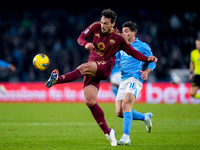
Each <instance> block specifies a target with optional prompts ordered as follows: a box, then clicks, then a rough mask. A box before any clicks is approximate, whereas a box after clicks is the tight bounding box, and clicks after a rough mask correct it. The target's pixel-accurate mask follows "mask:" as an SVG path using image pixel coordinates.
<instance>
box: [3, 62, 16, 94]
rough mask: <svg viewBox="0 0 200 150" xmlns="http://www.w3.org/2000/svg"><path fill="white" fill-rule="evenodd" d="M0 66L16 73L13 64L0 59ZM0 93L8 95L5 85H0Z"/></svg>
mask: <svg viewBox="0 0 200 150" xmlns="http://www.w3.org/2000/svg"><path fill="white" fill-rule="evenodd" d="M0 66H1V67H5V68H9V69H10V70H11V71H13V72H14V71H16V67H15V66H14V65H12V64H9V63H7V62H5V61H3V60H1V59H0ZM0 91H1V92H2V93H3V94H5V93H6V88H5V87H4V86H3V84H0Z"/></svg>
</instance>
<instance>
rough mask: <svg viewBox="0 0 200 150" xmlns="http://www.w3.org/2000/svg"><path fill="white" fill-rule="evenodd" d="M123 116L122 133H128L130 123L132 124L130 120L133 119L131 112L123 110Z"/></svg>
mask: <svg viewBox="0 0 200 150" xmlns="http://www.w3.org/2000/svg"><path fill="white" fill-rule="evenodd" d="M123 116H124V119H123V130H124V134H126V135H130V131H131V125H132V121H133V115H132V113H131V112H124V113H123Z"/></svg>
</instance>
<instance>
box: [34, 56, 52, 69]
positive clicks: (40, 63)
mask: <svg viewBox="0 0 200 150" xmlns="http://www.w3.org/2000/svg"><path fill="white" fill-rule="evenodd" d="M49 65H50V61H49V58H48V57H47V55H45V54H37V55H36V56H35V57H34V58H33V66H34V67H35V69H37V70H39V71H44V70H46V69H47V68H48V67H49Z"/></svg>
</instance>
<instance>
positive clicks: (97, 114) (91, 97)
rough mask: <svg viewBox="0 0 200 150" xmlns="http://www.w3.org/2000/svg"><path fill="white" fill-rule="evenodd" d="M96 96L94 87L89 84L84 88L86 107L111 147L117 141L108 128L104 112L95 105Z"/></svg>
mask: <svg viewBox="0 0 200 150" xmlns="http://www.w3.org/2000/svg"><path fill="white" fill-rule="evenodd" d="M91 91H92V92H91ZM97 94H98V89H97V88H96V87H95V86H94V85H92V84H89V85H87V86H86V87H84V95H85V103H86V105H87V106H88V108H89V109H90V111H91V113H92V115H93V117H94V119H95V120H96V122H97V124H98V125H99V127H100V128H101V129H102V131H103V132H104V134H105V136H106V138H107V139H108V140H109V142H110V144H111V145H112V146H116V145H117V140H116V139H115V131H114V130H113V129H110V128H109V127H108V125H107V123H106V120H105V117H104V112H103V110H102V109H101V107H100V106H99V105H98V104H97V103H96V98H97Z"/></svg>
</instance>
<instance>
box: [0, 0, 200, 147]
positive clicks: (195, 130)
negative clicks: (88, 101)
mask: <svg viewBox="0 0 200 150" xmlns="http://www.w3.org/2000/svg"><path fill="white" fill-rule="evenodd" d="M104 8H111V9H113V10H114V11H116V12H117V14H118V19H117V27H118V28H119V29H120V30H121V25H122V23H123V22H125V21H127V20H132V21H136V23H137V24H138V26H139V32H138V37H139V38H140V39H141V40H143V41H145V42H147V43H148V44H149V45H150V46H151V48H152V51H153V53H154V54H155V55H156V56H157V57H158V59H159V62H158V63H157V68H156V69H155V71H154V72H153V73H151V75H150V77H149V79H148V81H147V82H146V83H145V84H144V87H143V90H142V91H141V93H140V95H139V97H138V99H137V102H136V103H135V104H134V106H133V108H134V109H135V110H137V111H139V112H144V113H145V112H147V111H149V112H152V113H153V114H154V116H153V120H152V121H153V130H152V132H151V133H150V134H148V133H146V129H145V125H144V124H143V122H140V121H133V124H132V128H131V134H130V135H131V136H130V138H131V142H132V143H131V144H132V145H131V146H123V147H120V146H117V147H111V146H110V144H109V142H108V141H107V140H106V138H105V136H104V135H103V133H102V131H101V130H100V129H99V127H98V125H97V124H96V122H95V120H94V119H93V117H92V115H91V113H90V111H89V109H88V108H87V106H86V105H85V104H84V102H83V101H84V96H83V89H82V82H81V81H82V79H79V80H78V82H73V83H68V84H62V85H56V86H54V87H52V88H50V89H47V88H46V87H45V85H44V82H45V81H46V80H47V79H48V76H49V73H50V72H51V71H52V69H54V68H57V69H59V71H60V73H66V72H68V71H71V70H73V69H74V68H76V67H77V66H78V65H79V64H81V63H82V62H86V61H87V57H88V51H87V50H85V49H84V48H83V47H81V46H79V45H78V44H77V42H76V40H77V37H78V35H79V34H80V32H81V31H82V30H83V29H84V28H85V27H87V26H88V25H90V24H91V23H92V22H93V21H96V20H99V19H100V12H101V11H102V9H104ZM199 12H200V11H199V5H198V3H197V1H196V2H195V1H159V2H158V1H156V2H153V1H148V2H147V1H141V3H140V2H138V1H108V0H95V1H91V0H90V1H81V0H74V1H68V0H48V1H47V0H44V1H42V0H40V1H39V0H28V1H22V0H17V1H13V0H6V1H3V0H1V1H0V59H3V60H5V61H8V62H10V63H13V64H14V65H16V67H17V70H18V71H17V72H16V73H12V72H10V71H9V70H8V69H5V68H0V84H3V85H4V86H5V87H6V88H7V94H5V95H3V94H2V93H0V128H1V129H0V149H2V150H14V149H20V150H23V149H24V150H27V149H33V150H38V149H42V150H43V149H46V150H48V149H50V150H52V149H59V150H62V149H63V150H66V149H73V150H80V149H87V150H94V149H95V150H102V149H115V150H122V149H124V150H126V149H127V150H130V149H137V150H149V149H152V150H153V149H155V150H158V149H162V150H170V149H173V150H176V149H177V150H180V149H181V150H191V149H193V150H198V149H199V146H200V144H199V139H200V120H199V118H200V113H199V105H191V104H199V103H200V101H199V100H195V99H193V98H190V96H189V93H188V92H189V88H190V86H191V83H189V82H187V81H186V82H181V83H179V84H178V85H177V86H175V85H172V84H171V78H170V75H171V69H175V70H177V69H180V70H179V71H180V72H178V74H182V73H184V74H185V75H186V78H187V79H188V73H187V71H186V73H185V72H181V71H182V70H184V69H186V70H188V67H189V61H190V60H189V59H190V52H191V50H193V49H194V48H195V43H194V41H195V39H196V38H197V37H200V13H199ZM37 53H45V54H47V55H48V56H49V58H50V60H51V65H50V67H49V68H48V69H47V70H46V71H44V72H39V71H37V70H35V69H34V68H33V66H32V58H33V57H34V56H35V55H36V54H37ZM182 81H183V80H182ZM99 93H100V94H99V95H98V101H99V102H101V103H99V105H100V106H101V107H102V109H103V110H104V113H105V118H106V121H107V123H108V125H109V127H110V128H114V129H115V130H116V138H117V140H119V139H120V136H121V135H122V134H123V126H122V119H121V118H118V117H117V116H116V114H115V105H114V103H113V101H114V95H113V93H112V92H111V90H110V87H109V82H108V80H107V81H105V82H102V84H101V89H100V92H99ZM74 101H76V102H78V103H71V102H74ZM21 102H22V103H21ZM38 102H39V103H38ZM43 102H44V103H43ZM51 102H53V103H51ZM62 102H65V103H62ZM66 102H67V103H66ZM105 102H109V103H105ZM110 102H111V103H110ZM149 103H151V104H149ZM176 103H178V104H176ZM180 103H181V104H180ZM185 104H187V105H185ZM88 141H89V142H88Z"/></svg>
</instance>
